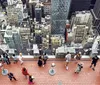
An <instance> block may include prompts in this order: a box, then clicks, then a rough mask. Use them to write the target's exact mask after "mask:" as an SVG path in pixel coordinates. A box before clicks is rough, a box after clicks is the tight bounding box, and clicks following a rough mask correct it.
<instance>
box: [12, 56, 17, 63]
mask: <svg viewBox="0 0 100 85" xmlns="http://www.w3.org/2000/svg"><path fill="white" fill-rule="evenodd" d="M12 57H13V59H14V64H15V63H17V62H18V58H17V56H15V54H13V55H12Z"/></svg>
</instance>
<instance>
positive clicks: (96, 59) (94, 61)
mask: <svg viewBox="0 0 100 85" xmlns="http://www.w3.org/2000/svg"><path fill="white" fill-rule="evenodd" d="M98 60H99V58H98V56H97V55H95V57H93V58H92V63H91V65H90V68H92V65H94V67H93V68H92V70H93V71H95V67H96V64H97V62H98Z"/></svg>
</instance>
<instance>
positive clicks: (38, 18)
mask: <svg viewBox="0 0 100 85" xmlns="http://www.w3.org/2000/svg"><path fill="white" fill-rule="evenodd" d="M41 17H42V11H41V8H40V7H35V18H36V21H37V22H39V23H41Z"/></svg>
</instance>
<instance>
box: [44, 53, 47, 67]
mask: <svg viewBox="0 0 100 85" xmlns="http://www.w3.org/2000/svg"><path fill="white" fill-rule="evenodd" d="M47 59H48V56H47V54H46V53H45V54H44V56H43V62H44V63H43V67H44V65H45V64H46V62H47Z"/></svg>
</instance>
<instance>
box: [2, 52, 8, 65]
mask: <svg viewBox="0 0 100 85" xmlns="http://www.w3.org/2000/svg"><path fill="white" fill-rule="evenodd" d="M3 61H4V63H5V62H6V63H7V65H9V64H10V60H9V58H8V55H7V54H6V53H3Z"/></svg>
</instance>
